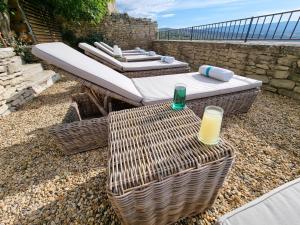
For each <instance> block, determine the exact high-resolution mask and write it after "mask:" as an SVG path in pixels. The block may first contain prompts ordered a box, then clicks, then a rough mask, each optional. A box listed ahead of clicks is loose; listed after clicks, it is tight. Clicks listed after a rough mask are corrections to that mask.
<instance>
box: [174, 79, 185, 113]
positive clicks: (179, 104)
mask: <svg viewBox="0 0 300 225" xmlns="http://www.w3.org/2000/svg"><path fill="white" fill-rule="evenodd" d="M185 97H186V86H185V84H176V85H175V89H174V98H173V103H172V108H173V109H174V110H182V109H184V108H185Z"/></svg>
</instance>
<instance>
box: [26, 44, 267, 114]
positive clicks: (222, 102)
mask: <svg viewBox="0 0 300 225" xmlns="http://www.w3.org/2000/svg"><path fill="white" fill-rule="evenodd" d="M32 53H33V54H34V55H35V56H37V57H39V58H41V59H43V60H45V61H46V62H48V63H49V64H51V65H54V66H55V67H58V68H59V69H60V70H63V71H66V72H67V73H69V74H71V75H73V77H75V78H76V79H77V80H78V81H79V82H81V83H82V84H83V86H84V87H86V90H87V92H88V95H89V96H90V97H91V98H92V100H93V102H95V104H97V107H98V108H99V110H100V111H101V112H102V114H103V115H107V114H108V113H109V112H110V109H111V108H112V107H111V99H117V100H121V101H124V102H126V103H129V104H131V105H133V106H142V105H151V104H157V103H162V102H167V101H170V100H172V98H173V91H174V86H175V84H176V83H185V84H186V86H187V105H188V106H189V108H190V109H192V110H193V111H194V112H196V114H198V115H199V116H202V113H203V110H204V107H205V106H206V105H217V106H220V107H222V108H223V109H224V113H225V114H236V113H242V112H247V111H248V109H249V108H250V107H251V105H252V103H253V101H254V99H255V97H256V95H257V94H258V92H259V88H260V86H261V84H262V83H261V81H257V80H253V79H250V78H246V77H241V76H237V75H235V76H234V77H233V78H232V79H231V80H230V81H229V82H221V81H217V80H214V79H210V78H207V77H205V76H201V75H199V74H198V73H196V72H194V73H186V74H175V75H165V76H155V77H143V78H134V79H130V78H128V77H126V76H123V75H122V74H120V73H118V72H117V71H114V70H112V69H110V68H108V67H107V66H105V65H103V64H101V63H99V62H97V61H95V60H93V59H91V58H89V57H87V56H85V55H84V54H81V53H80V52H78V51H76V50H75V49H73V48H71V47H69V46H67V45H65V44H63V43H59V42H55V43H45V44H38V45H36V46H34V47H33V48H32ZM98 100H99V101H98Z"/></svg>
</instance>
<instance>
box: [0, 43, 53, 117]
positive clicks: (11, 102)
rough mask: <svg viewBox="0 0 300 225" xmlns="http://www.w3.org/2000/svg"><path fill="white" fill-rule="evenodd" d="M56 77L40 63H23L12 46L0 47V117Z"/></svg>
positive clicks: (43, 88) (51, 82)
mask: <svg viewBox="0 0 300 225" xmlns="http://www.w3.org/2000/svg"><path fill="white" fill-rule="evenodd" d="M58 79H59V76H58V75H57V74H55V73H54V72H53V71H44V70H43V68H42V67H41V65H40V64H29V65H23V63H22V59H21V57H20V56H16V54H15V52H14V49H13V48H0V117H1V116H5V115H8V114H10V113H11V112H14V111H16V110H17V109H18V108H19V107H20V106H21V105H23V104H24V103H25V102H27V101H29V100H31V99H32V98H33V97H34V96H36V95H37V94H39V93H40V92H41V91H43V90H45V89H46V88H47V87H49V86H51V85H52V84H53V83H54V82H55V81H56V80H58Z"/></svg>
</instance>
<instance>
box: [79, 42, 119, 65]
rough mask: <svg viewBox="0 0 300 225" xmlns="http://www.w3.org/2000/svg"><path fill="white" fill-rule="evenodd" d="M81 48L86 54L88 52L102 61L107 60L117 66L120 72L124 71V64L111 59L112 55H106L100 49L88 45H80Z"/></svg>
mask: <svg viewBox="0 0 300 225" xmlns="http://www.w3.org/2000/svg"><path fill="white" fill-rule="evenodd" d="M78 46H79V48H81V49H83V50H84V51H85V52H88V53H90V54H92V55H94V56H96V57H98V58H101V59H102V60H105V61H106V62H108V63H110V64H112V65H114V66H116V67H117V68H119V69H120V70H122V69H123V65H122V63H121V62H120V61H119V60H117V59H115V58H114V57H111V56H110V55H108V54H106V53H105V52H103V51H101V50H100V49H98V48H95V47H93V46H91V45H89V44H87V43H79V45H78Z"/></svg>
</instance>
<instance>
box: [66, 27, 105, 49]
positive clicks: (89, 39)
mask: <svg viewBox="0 0 300 225" xmlns="http://www.w3.org/2000/svg"><path fill="white" fill-rule="evenodd" d="M62 38H63V40H64V41H65V42H67V43H68V44H69V45H70V46H71V47H73V48H76V49H79V48H78V44H79V43H80V42H86V43H88V44H90V45H94V42H95V41H103V36H102V34H100V33H92V34H89V35H87V36H85V37H78V38H77V37H76V35H75V34H74V33H73V31H71V30H63V31H62ZM79 50H80V49H79Z"/></svg>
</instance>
